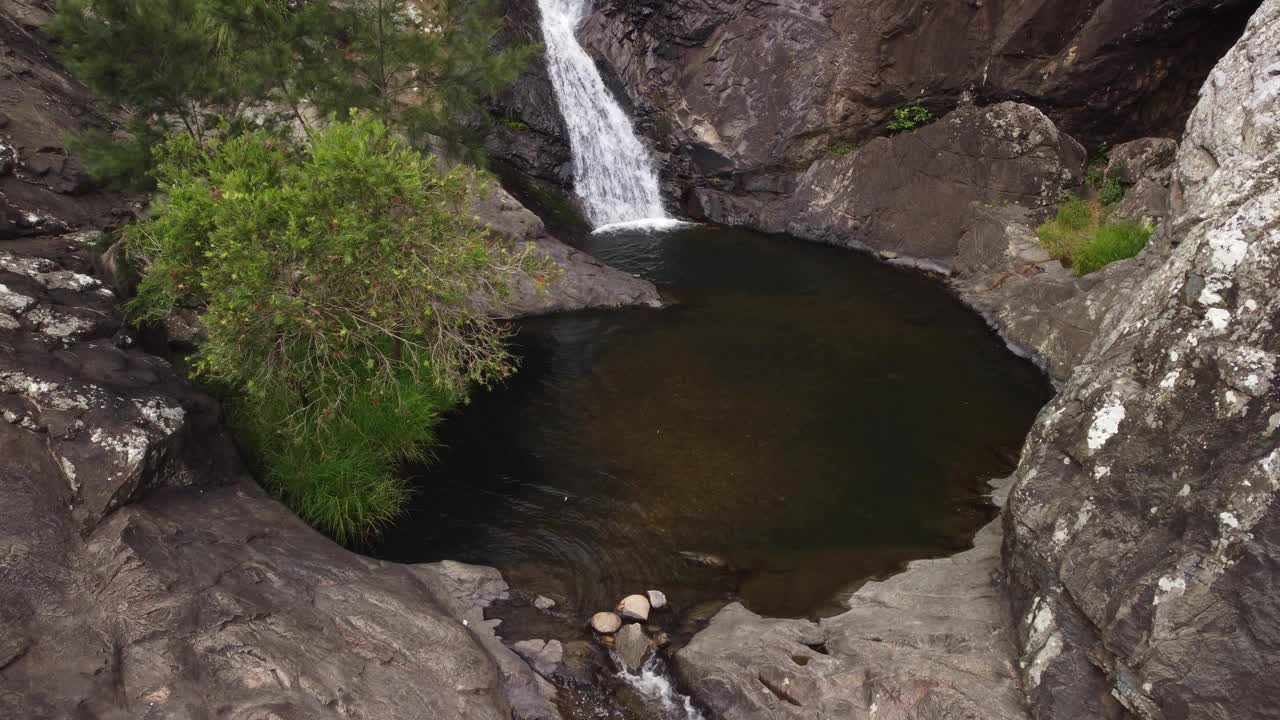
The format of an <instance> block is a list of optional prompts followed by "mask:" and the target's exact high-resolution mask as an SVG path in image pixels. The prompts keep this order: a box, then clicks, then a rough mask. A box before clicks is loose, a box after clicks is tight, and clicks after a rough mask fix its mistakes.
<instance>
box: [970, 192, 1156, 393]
mask: <svg viewBox="0 0 1280 720" xmlns="http://www.w3.org/2000/svg"><path fill="white" fill-rule="evenodd" d="M1160 190H1161V192H1162V193H1163V195H1162V196H1161V197H1162V198H1167V196H1168V194H1169V190H1168V188H1160ZM1131 192H1132V191H1131ZM1126 202H1129V200H1128V198H1126ZM1144 207H1145V206H1144ZM1150 214H1151V217H1148V218H1145V221H1150V222H1153V223H1157V222H1159V221H1161V220H1163V210H1162V209H1161V210H1154V209H1151V210H1150ZM1035 225H1036V220H1035V216H1034V214H1033V213H1030V212H1029V211H1028V210H1026V209H1025V208H1022V207H1019V206H1009V207H991V206H987V205H979V204H975V205H973V206H972V207H971V208H970V209H969V213H968V216H967V219H966V221H965V223H964V235H962V236H961V238H960V248H959V255H958V256H957V258H956V264H955V270H956V273H955V275H954V277H953V278H952V280H951V283H952V286H953V288H954V289H955V290H956V292H957V293H958V294H959V295H960V297H961V299H963V300H964V301H965V303H966V304H968V305H969V306H971V307H973V308H974V309H975V310H977V311H978V312H980V313H982V314H983V315H984V316H985V317H986V318H987V320H988V322H990V323H991V324H992V326H994V327H995V328H996V329H997V330H998V331H999V332H1000V334H1001V335H1002V336H1003V337H1004V339H1005V341H1006V342H1008V343H1009V345H1010V347H1011V348H1013V349H1014V351H1015V352H1018V353H1020V354H1022V355H1024V356H1026V357H1029V358H1031V359H1032V360H1034V361H1035V362H1037V363H1038V364H1039V365H1040V366H1041V367H1043V368H1044V369H1045V371H1046V372H1048V373H1049V376H1050V377H1051V378H1052V379H1053V381H1054V383H1055V384H1056V385H1061V384H1062V383H1064V382H1066V380H1067V378H1069V377H1070V376H1071V374H1072V372H1073V371H1074V370H1075V368H1076V366H1077V365H1079V364H1080V362H1081V361H1082V360H1083V359H1084V356H1085V353H1087V352H1088V350H1089V348H1090V346H1091V345H1092V344H1093V342H1094V341H1095V340H1096V338H1097V336H1098V333H1099V329H1100V327H1101V326H1102V324H1103V322H1104V321H1105V320H1106V319H1107V318H1109V317H1111V316H1112V315H1114V314H1116V313H1119V312H1121V311H1122V310H1123V309H1124V306H1125V303H1126V298H1127V297H1128V295H1129V293H1131V292H1133V291H1134V289H1135V288H1136V286H1137V284H1138V283H1139V282H1140V281H1141V279H1142V278H1144V277H1146V276H1147V275H1148V274H1149V273H1151V272H1152V271H1153V270H1154V269H1155V268H1156V267H1159V265H1160V264H1161V263H1163V262H1164V260H1165V257H1166V255H1167V250H1168V249H1167V246H1166V244H1165V243H1164V242H1163V241H1162V239H1161V238H1163V237H1164V235H1163V233H1158V234H1157V236H1156V240H1155V241H1154V242H1153V243H1152V244H1151V245H1150V246H1149V247H1148V248H1147V249H1146V250H1145V251H1144V252H1143V253H1142V254H1140V255H1139V256H1138V257H1136V258H1133V259H1129V260H1123V261H1120V262H1115V263H1111V264H1110V265H1107V266H1106V267H1104V268H1102V269H1101V270H1099V271H1097V272H1094V273H1091V274H1090V275H1088V276H1086V277H1076V275H1075V274H1074V273H1073V272H1071V270H1069V269H1067V268H1065V267H1063V265H1062V263H1060V262H1058V261H1057V260H1055V259H1053V258H1051V257H1050V256H1049V253H1048V252H1047V251H1046V250H1045V249H1044V247H1043V246H1041V245H1040V241H1039V240H1038V239H1037V238H1036V235H1035V230H1034V229H1033V228H1034V227H1035Z"/></svg>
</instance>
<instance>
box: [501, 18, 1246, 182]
mask: <svg viewBox="0 0 1280 720" xmlns="http://www.w3.org/2000/svg"><path fill="white" fill-rule="evenodd" d="M594 4H595V8H596V10H595V12H594V13H593V14H592V15H591V16H590V17H589V19H588V21H587V22H586V24H585V26H584V28H583V29H582V32H581V35H582V37H583V38H584V42H585V44H586V45H587V47H588V49H589V50H590V51H592V52H593V53H594V54H596V56H597V57H598V59H599V61H600V64H601V66H602V70H603V71H604V74H605V76H606V81H607V82H609V83H610V84H611V85H612V87H613V88H614V90H615V94H617V95H619V96H620V97H621V98H622V99H623V101H624V104H627V105H630V106H633V110H634V112H633V115H635V116H636V118H637V122H638V125H639V128H640V130H641V132H642V134H644V135H645V136H647V137H649V138H651V139H653V141H654V144H655V146H656V148H657V150H658V151H659V153H660V154H661V155H662V158H661V159H662V160H664V161H665V162H664V163H663V164H664V165H665V166H666V167H667V168H668V180H669V185H668V189H669V192H671V193H672V194H675V195H681V194H683V193H684V192H685V191H687V190H689V189H691V188H695V187H710V188H714V189H716V190H719V191H722V192H726V193H729V194H731V195H735V196H743V197H752V198H754V199H755V200H756V201H757V202H764V201H767V200H768V199H771V198H775V197H779V196H784V195H787V194H789V193H790V192H791V191H792V189H793V188H794V187H795V183H796V180H797V179H798V177H799V176H800V175H801V174H802V173H803V172H804V171H805V170H806V168H808V166H809V165H810V164H811V163H813V162H814V161H815V160H817V159H819V158H821V157H823V156H825V155H827V154H828V153H829V152H830V150H831V148H832V147H833V146H839V145H841V144H846V143H864V142H866V141H867V140H869V139H870V138H872V137H874V136H876V135H878V134H882V131H883V129H884V127H885V125H886V123H887V121H888V119H889V118H890V117H891V114H892V111H893V110H894V109H895V108H898V107H901V106H905V105H910V104H923V105H925V106H926V107H928V108H929V109H930V110H932V111H933V112H934V114H936V115H941V114H944V113H946V112H947V111H949V110H951V109H953V108H955V107H956V106H957V105H958V104H959V103H960V101H961V99H962V97H964V96H965V95H966V94H968V95H971V96H972V97H973V98H974V99H976V100H978V101H979V102H980V103H982V104H991V103H997V102H1001V101H1005V100H1018V101H1022V102H1027V103H1029V104H1031V105H1034V106H1036V107H1041V108H1044V109H1046V112H1048V113H1049V114H1050V116H1051V117H1052V119H1053V120H1054V121H1055V122H1057V123H1058V124H1059V125H1060V126H1061V127H1063V129H1064V130H1066V131H1067V132H1069V133H1071V134H1072V135H1074V136H1076V137H1079V138H1082V139H1084V140H1086V141H1087V142H1089V143H1094V142H1097V141H1100V140H1107V141H1111V142H1118V141H1124V140H1129V139H1132V138H1135V137H1141V136H1143V135H1164V136H1176V135H1177V134H1179V133H1180V132H1181V129H1182V125H1183V122H1184V121H1185V118H1186V116H1187V113H1188V112H1189V111H1190V109H1191V107H1192V106H1193V105H1194V103H1195V93H1196V91H1197V90H1198V89H1199V87H1200V85H1201V84H1202V82H1203V80H1204V77H1205V76H1206V75H1207V73H1208V71H1209V70H1210V69H1211V68H1212V67H1213V63H1214V62H1215V61H1216V60H1217V58H1218V57H1220V56H1221V54H1222V53H1223V52H1224V51H1225V50H1226V49H1227V48H1228V47H1230V46H1231V44H1232V43H1233V42H1234V40H1235V39H1236V38H1237V37H1238V36H1239V32H1240V30H1241V28H1242V27H1243V25H1244V22H1245V20H1246V19H1247V18H1248V17H1249V15H1250V14H1251V12H1252V11H1253V10H1254V9H1255V8H1256V7H1257V6H1258V4H1259V0H1235V1H1232V2H1226V3H1222V2H1216V1H1214V0H1192V1H1190V2H1186V1H1175V0H1139V1H1138V2H1131V1H1130V0H1105V1H1104V2H1087V1H1086V0H1067V1H1065V2H1062V1H1058V0H1036V1H1035V2H1013V1H1012V0H987V1H986V2H981V3H977V2H972V3H941V4H939V3H930V4H923V5H922V4H920V3H917V2H906V1H905V0H891V1H890V2H882V1H879V0H809V1H806V2H790V3H741V2H734V1H731V0H642V1H641V2H635V1H634V0H596V1H595V3H594ZM509 7H510V8H511V10H510V11H509V15H508V16H509V18H511V19H512V20H514V21H516V22H518V23H522V24H523V28H524V36H525V37H530V38H535V39H536V38H537V37H538V35H537V33H538V28H537V25H536V19H537V13H536V8H535V7H534V3H533V2H532V0H513V1H512V2H511V3H509ZM762 68H767V69H768V70H767V71H765V72H762V71H761V69H762ZM545 78H546V75H545V71H543V70H542V69H540V68H539V69H536V70H534V71H531V73H530V74H529V77H528V78H527V79H526V80H522V83H521V86H522V87H521V90H520V91H519V93H518V94H513V96H512V97H511V98H510V99H508V100H507V101H506V102H505V103H504V104H503V108H504V111H505V112H507V113H509V114H510V115H513V116H517V117H520V118H523V119H524V120H525V125H527V126H528V128H529V130H528V131H526V132H524V133H522V136H521V137H516V138H509V137H507V135H506V134H505V133H506V131H505V130H504V131H502V132H503V133H504V135H503V136H502V137H501V139H500V141H499V142H495V143H491V149H493V150H495V151H496V152H497V153H498V154H499V156H502V157H510V158H511V159H512V162H513V164H516V165H519V166H522V167H526V168H530V169H531V172H532V173H533V174H536V175H537V176H538V177H542V178H544V179H550V180H554V179H555V178H556V177H557V176H561V177H563V175H564V174H565V165H564V158H565V157H567V155H565V145H564V140H563V138H564V135H563V134H562V133H561V132H560V131H559V130H558V129H557V127H556V121H557V120H558V118H556V116H557V113H556V112H555V110H554V108H553V107H552V105H553V104H554V96H553V95H552V94H551V93H549V92H546V91H545V90H546V89H548V87H549V86H546V87H544V84H545V83H546V80H545ZM539 87H543V90H536V88H539ZM529 143H536V144H537V145H539V146H540V147H541V148H542V149H541V150H537V151H534V150H531V149H530V148H529V147H527V145H528V144H529ZM506 146H510V147H512V148H513V150H512V151H507V150H505V147H506ZM531 157H534V158H537V160H536V161H532V162H531V161H529V160H528V158H531ZM562 184H565V183H563V182H562Z"/></svg>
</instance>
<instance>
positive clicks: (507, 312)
mask: <svg viewBox="0 0 1280 720" xmlns="http://www.w3.org/2000/svg"><path fill="white" fill-rule="evenodd" d="M473 212H474V213H475V214H476V216H477V217H479V218H480V219H481V220H482V221H483V222H485V223H486V224H487V225H488V226H489V228H490V230H491V231H492V232H493V234H494V235H495V236H497V237H500V238H503V239H505V240H507V241H508V242H511V243H513V244H516V245H524V244H526V243H532V244H533V246H534V252H536V253H538V254H540V255H542V256H543V257H545V258H548V259H549V260H551V262H552V263H553V264H554V265H555V266H556V267H558V268H559V271H558V272H550V273H548V275H547V276H544V277H543V278H542V282H539V281H538V278H531V277H527V276H524V275H517V276H516V277H514V278H512V281H511V296H510V297H509V298H508V299H507V300H506V301H504V302H503V304H502V306H501V307H498V308H494V312H495V313H496V314H498V315H501V316H503V317H523V316H529V315H544V314H547V313H553V312H566V311H571V310H584V309H588V308H611V307H625V306H636V305H638V306H646V307H659V306H661V305H662V300H661V298H659V296H658V290H657V288H655V287H654V286H653V283H650V282H649V281H647V280H642V279H640V278H638V277H635V276H633V275H631V274H629V273H625V272H622V271H621V270H617V269H614V268H611V267H609V266H608V265H605V264H604V263H602V262H600V261H599V260H596V259H595V258H593V257H591V256H590V255H588V254H586V253H584V252H582V251H580V250H575V249H574V248H571V247H569V246H568V245H565V244H564V243H562V242H560V241H559V240H556V239H555V238H553V237H551V236H550V235H549V234H547V232H546V228H545V227H544V226H543V223H542V220H540V219H539V218H538V216H537V215H534V214H533V213H532V212H530V211H529V210H527V209H525V207H524V206H523V205H521V204H520V203H519V202H518V201H516V199H515V198H513V197H511V195H509V194H507V193H506V191H504V190H502V189H501V188H493V189H492V190H491V191H490V192H489V193H488V194H487V195H485V196H482V197H480V198H478V199H477V201H476V206H475V207H474V208H473Z"/></svg>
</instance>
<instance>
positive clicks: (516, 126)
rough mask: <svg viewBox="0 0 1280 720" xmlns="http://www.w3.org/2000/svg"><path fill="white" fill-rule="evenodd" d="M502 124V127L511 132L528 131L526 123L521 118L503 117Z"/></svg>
mask: <svg viewBox="0 0 1280 720" xmlns="http://www.w3.org/2000/svg"><path fill="white" fill-rule="evenodd" d="M502 125H503V127H505V128H507V129H508V130H510V131H512V132H518V133H524V132H529V126H528V124H526V123H525V122H524V121H523V120H519V119H517V118H513V117H504V118H502Z"/></svg>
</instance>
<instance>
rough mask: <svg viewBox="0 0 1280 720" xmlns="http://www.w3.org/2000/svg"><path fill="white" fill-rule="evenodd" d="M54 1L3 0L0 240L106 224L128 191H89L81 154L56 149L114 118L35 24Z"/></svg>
mask: <svg viewBox="0 0 1280 720" xmlns="http://www.w3.org/2000/svg"><path fill="white" fill-rule="evenodd" d="M51 10H52V6H49V5H40V4H32V3H20V2H19V3H15V2H12V1H11V0H5V2H0V47H2V48H4V50H3V52H0V97H3V98H4V103H3V105H4V115H5V120H6V122H5V123H4V127H3V134H0V239H6V238H19V237H30V236H34V235H42V234H45V235H47V234H57V233H59V232H66V231H67V230H68V229H71V228H76V227H85V226H94V227H98V226H110V225H112V224H114V222H115V220H114V218H112V215H111V213H112V210H113V209H116V208H119V207H122V206H123V205H125V204H126V203H127V202H128V197H127V196H126V195H123V194H121V193H115V192H107V191H104V190H100V189H99V190H94V188H93V187H92V184H91V183H90V182H89V178H88V176H87V175H86V173H85V171H84V167H83V165H81V163H80V162H79V160H78V159H77V158H75V157H73V156H71V155H69V154H68V153H67V152H66V151H65V150H63V149H61V145H62V144H63V143H65V141H66V138H67V136H68V135H71V134H72V133H75V132H79V131H81V130H84V129H87V128H96V129H101V130H108V131H109V130H110V129H111V126H112V120H111V118H110V116H109V113H108V112H103V111H102V110H101V109H100V108H99V106H98V105H97V103H96V102H95V100H94V98H93V97H92V95H91V94H90V93H89V91H88V90H87V89H85V88H84V87H83V86H82V85H80V84H79V83H77V82H75V81H74V80H73V79H71V75H70V73H68V72H67V71H66V69H65V68H63V67H62V66H61V64H60V63H59V62H58V60H57V57H58V54H59V53H58V52H57V47H56V44H55V43H53V42H52V41H51V40H50V39H49V38H48V37H47V36H46V35H45V34H44V33H43V31H42V30H41V29H40V27H41V26H42V25H43V24H44V23H46V22H47V21H48V19H49V17H50V11H51Z"/></svg>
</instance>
